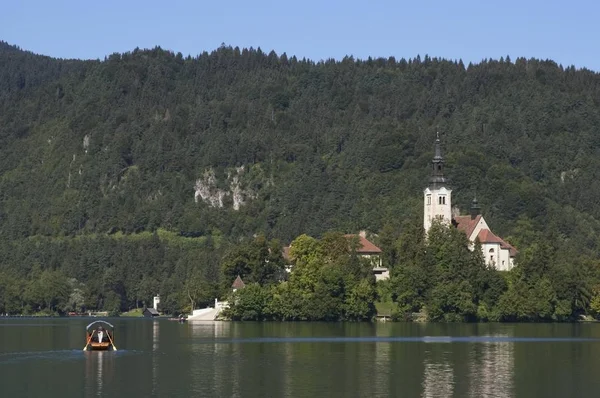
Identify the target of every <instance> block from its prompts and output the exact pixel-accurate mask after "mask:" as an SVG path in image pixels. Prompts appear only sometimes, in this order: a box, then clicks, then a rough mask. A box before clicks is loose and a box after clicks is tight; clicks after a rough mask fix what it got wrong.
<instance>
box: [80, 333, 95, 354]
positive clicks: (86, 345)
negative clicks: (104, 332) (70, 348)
mask: <svg viewBox="0 0 600 398" xmlns="http://www.w3.org/2000/svg"><path fill="white" fill-rule="evenodd" d="M94 332H95V330H92V334H90V337H88V340H87V343H85V347H83V351H85V350H86V349H87V347H88V345H90V342H91V341H92V337H93V336H94Z"/></svg>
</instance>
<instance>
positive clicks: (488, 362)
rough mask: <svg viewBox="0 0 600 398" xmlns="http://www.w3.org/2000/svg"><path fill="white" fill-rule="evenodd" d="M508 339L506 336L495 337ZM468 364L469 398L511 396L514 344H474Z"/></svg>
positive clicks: (504, 397)
mask: <svg viewBox="0 0 600 398" xmlns="http://www.w3.org/2000/svg"><path fill="white" fill-rule="evenodd" d="M496 336H497V337H508V335H496ZM470 354H471V355H470V358H469V364H470V368H471V371H470V374H469V378H470V380H471V386H470V389H469V396H471V397H498V398H508V397H512V396H513V369H514V343H510V342H496V343H482V344H474V345H473V349H472V351H471V353H470Z"/></svg>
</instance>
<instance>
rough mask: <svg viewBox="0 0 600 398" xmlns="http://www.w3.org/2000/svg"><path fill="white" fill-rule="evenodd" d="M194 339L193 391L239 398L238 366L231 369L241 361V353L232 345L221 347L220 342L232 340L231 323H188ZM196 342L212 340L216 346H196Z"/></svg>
mask: <svg viewBox="0 0 600 398" xmlns="http://www.w3.org/2000/svg"><path fill="white" fill-rule="evenodd" d="M189 328H190V330H191V338H192V345H191V351H192V358H191V361H190V376H191V383H192V386H193V387H192V388H193V391H194V392H196V393H205V392H206V391H212V392H213V393H214V395H215V396H231V397H238V396H240V395H241V391H240V374H239V372H240V369H239V366H231V365H232V363H234V364H235V363H237V362H238V361H240V360H241V358H240V353H239V350H237V349H236V348H235V347H234V346H233V345H229V344H218V343H217V340H219V339H223V338H230V337H231V334H232V323H231V322H220V321H193V322H189ZM194 340H202V341H206V340H210V341H212V342H213V344H194Z"/></svg>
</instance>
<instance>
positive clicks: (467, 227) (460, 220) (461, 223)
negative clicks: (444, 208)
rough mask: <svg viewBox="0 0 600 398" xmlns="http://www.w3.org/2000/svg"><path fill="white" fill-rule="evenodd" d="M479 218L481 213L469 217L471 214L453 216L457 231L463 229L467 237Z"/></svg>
mask: <svg viewBox="0 0 600 398" xmlns="http://www.w3.org/2000/svg"><path fill="white" fill-rule="evenodd" d="M479 220H481V214H478V215H477V216H476V217H475V218H471V216H456V217H454V224H455V225H456V228H458V230H459V231H463V232H464V233H465V234H466V235H467V238H470V237H471V234H472V233H473V231H474V230H475V227H476V226H477V223H479Z"/></svg>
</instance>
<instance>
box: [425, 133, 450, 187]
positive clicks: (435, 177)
mask: <svg viewBox="0 0 600 398" xmlns="http://www.w3.org/2000/svg"><path fill="white" fill-rule="evenodd" d="M429 182H430V186H431V187H436V186H438V185H444V184H446V183H447V182H448V180H447V179H446V178H445V177H444V157H443V156H442V149H441V145H440V133H439V132H438V133H437V134H436V139H435V154H434V156H433V160H432V161H431V178H430V179H429Z"/></svg>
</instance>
